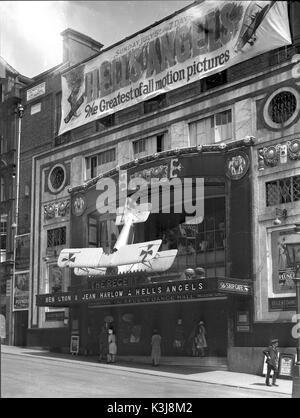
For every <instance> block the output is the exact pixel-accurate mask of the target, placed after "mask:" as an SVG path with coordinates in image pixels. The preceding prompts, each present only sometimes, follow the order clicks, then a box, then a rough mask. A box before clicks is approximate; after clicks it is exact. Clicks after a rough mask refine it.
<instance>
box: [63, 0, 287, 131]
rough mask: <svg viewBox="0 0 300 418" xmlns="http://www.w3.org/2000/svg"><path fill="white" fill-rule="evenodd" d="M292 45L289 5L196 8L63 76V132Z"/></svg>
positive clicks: (220, 4) (207, 5) (253, 3)
mask: <svg viewBox="0 0 300 418" xmlns="http://www.w3.org/2000/svg"><path fill="white" fill-rule="evenodd" d="M290 43H291V35H290V29H289V21H288V14H287V2H283V1H282V2H281V1H280V2H275V1H206V2H203V3H200V4H197V5H194V6H192V7H191V8H189V9H187V10H184V11H183V12H181V13H178V14H176V15H175V16H173V17H172V18H170V19H166V20H164V21H163V22H162V23H160V24H158V25H155V26H153V27H151V28H150V29H148V30H147V31H144V32H141V33H139V34H137V35H136V36H134V37H132V38H131V39H127V40H126V41H124V42H122V43H119V44H117V45H115V46H113V47H111V48H108V49H106V50H103V52H102V53H101V54H100V55H98V56H97V57H95V58H93V59H91V60H89V61H87V62H85V63H82V64H80V65H78V66H76V67H74V68H72V69H71V70H70V71H68V72H66V73H64V74H63V75H62V120H61V126H60V132H59V133H60V134H62V133H64V132H66V131H69V130H70V129H74V128H76V127H78V126H81V125H83V124H85V123H89V122H91V121H93V120H96V119H99V118H101V117H104V116H107V115H109V114H112V113H114V112H117V111H119V110H121V109H124V108H126V107H129V106H132V105H134V104H136V103H139V102H141V101H144V100H147V99H150V98H153V97H155V96H157V95H159V94H162V93H164V92H167V91H170V90H174V89H176V88H179V87H182V86H185V85H187V84H189V83H192V82H194V81H196V80H199V79H200V78H204V77H207V76H209V75H211V74H213V73H215V72H219V71H222V70H224V69H226V68H228V67H230V66H232V65H234V64H237V63H239V62H241V61H245V60H247V59H249V58H251V57H254V56H256V55H259V54H261V53H263V52H266V51H269V50H272V49H275V48H278V47H281V46H284V45H288V44H290Z"/></svg>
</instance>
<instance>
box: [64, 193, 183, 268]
mask: <svg viewBox="0 0 300 418" xmlns="http://www.w3.org/2000/svg"><path fill="white" fill-rule="evenodd" d="M149 214H150V210H149V205H147V204H146V205H142V204H141V205H139V206H136V207H134V206H133V204H132V201H131V199H130V198H127V199H126V202H125V205H124V208H122V209H120V208H119V209H118V211H117V217H116V225H123V228H122V230H121V232H120V235H119V237H118V239H117V241H116V244H115V246H114V248H113V250H112V252H111V253H110V254H106V253H105V252H104V250H103V248H70V249H63V250H62V251H61V252H60V255H59V257H58V261H57V264H58V266H59V267H69V268H74V273H75V275H77V276H99V275H103V274H106V273H108V272H109V271H113V272H116V273H118V274H120V273H127V272H136V271H145V272H159V271H160V272H161V271H165V270H168V269H169V268H170V267H171V265H172V264H173V261H174V259H175V257H176V255H177V250H167V251H158V250H159V247H160V245H161V243H162V240H161V239H158V240H154V241H147V242H139V243H136V244H129V243H128V241H129V237H130V232H131V230H132V228H133V225H134V224H136V223H141V222H146V220H147V219H148V216H149Z"/></svg>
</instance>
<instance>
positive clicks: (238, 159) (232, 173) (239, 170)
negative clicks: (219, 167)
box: [225, 152, 250, 180]
mask: <svg viewBox="0 0 300 418" xmlns="http://www.w3.org/2000/svg"><path fill="white" fill-rule="evenodd" d="M249 165H250V162H249V157H248V155H247V154H245V153H244V152H240V153H239V154H237V155H233V156H232V157H229V158H227V160H226V166H225V167H226V175H227V177H229V178H230V179H231V180H239V179H241V178H242V177H244V175H245V174H246V173H247V171H248V169H249Z"/></svg>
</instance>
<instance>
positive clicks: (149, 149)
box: [132, 134, 166, 158]
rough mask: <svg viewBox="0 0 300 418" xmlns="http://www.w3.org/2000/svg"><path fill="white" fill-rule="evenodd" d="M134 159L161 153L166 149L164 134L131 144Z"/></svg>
mask: <svg viewBox="0 0 300 418" xmlns="http://www.w3.org/2000/svg"><path fill="white" fill-rule="evenodd" d="M132 149H133V155H134V158H139V157H143V156H145V155H151V154H154V153H156V152H162V151H164V150H165V149H166V141H165V134H158V135H153V136H150V137H148V138H142V139H139V140H137V141H133V142H132Z"/></svg>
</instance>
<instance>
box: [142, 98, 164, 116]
mask: <svg viewBox="0 0 300 418" xmlns="http://www.w3.org/2000/svg"><path fill="white" fill-rule="evenodd" d="M143 104H144V114H147V113H151V112H155V111H156V110H159V109H161V108H163V107H164V106H166V94H165V93H163V94H160V95H158V96H156V97H153V98H151V99H148V100H145V101H144V102H143Z"/></svg>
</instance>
